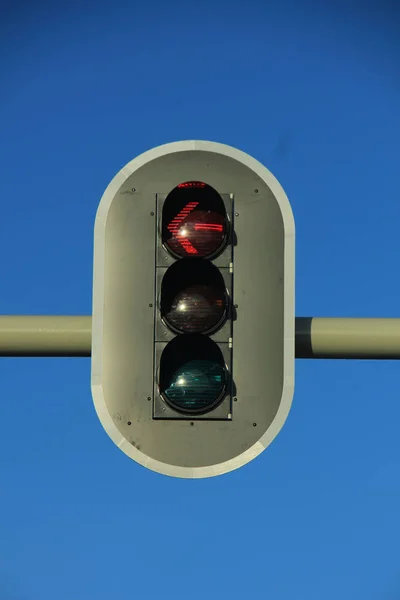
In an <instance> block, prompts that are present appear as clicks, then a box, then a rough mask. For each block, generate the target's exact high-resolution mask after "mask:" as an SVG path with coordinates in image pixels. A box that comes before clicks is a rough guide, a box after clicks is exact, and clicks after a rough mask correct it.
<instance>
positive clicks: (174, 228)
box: [167, 202, 198, 254]
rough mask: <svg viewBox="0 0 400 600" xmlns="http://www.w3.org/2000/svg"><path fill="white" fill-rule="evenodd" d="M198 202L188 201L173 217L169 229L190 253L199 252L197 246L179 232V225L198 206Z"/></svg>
mask: <svg viewBox="0 0 400 600" xmlns="http://www.w3.org/2000/svg"><path fill="white" fill-rule="evenodd" d="M197 205H198V202H188V203H187V204H186V206H184V208H182V210H181V211H180V212H179V213H178V214H177V215H176V217H174V218H173V219H172V221H171V222H170V224H169V225H168V227H167V229H168V231H170V232H171V233H172V235H173V236H174V238H175V239H176V240H178V242H179V243H180V244H181V246H182V247H183V248H184V250H186V252H187V253H188V254H198V252H197V250H196V248H195V247H194V246H193V245H192V244H191V243H190V241H189V240H188V238H187V237H185V236H184V235H182V234H180V233H179V227H180V226H181V224H182V221H184V219H186V217H187V216H188V215H189V214H190V213H191V212H192V210H194V209H195V208H196V206H197Z"/></svg>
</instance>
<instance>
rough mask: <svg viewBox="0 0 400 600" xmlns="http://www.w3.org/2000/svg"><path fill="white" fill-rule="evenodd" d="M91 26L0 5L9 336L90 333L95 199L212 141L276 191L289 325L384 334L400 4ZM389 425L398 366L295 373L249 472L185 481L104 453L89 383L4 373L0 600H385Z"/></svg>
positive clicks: (397, 131) (396, 293)
mask: <svg viewBox="0 0 400 600" xmlns="http://www.w3.org/2000/svg"><path fill="white" fill-rule="evenodd" d="M84 4H85V5H84V6H80V5H79V3H69V4H68V3H65V4H64V5H61V4H60V3H58V2H54V3H49V2H42V3H40V2H32V3H28V2H19V3H11V2H10V3H9V4H4V5H2V9H1V10H2V18H1V25H0V52H1V56H2V61H1V66H0V86H1V97H0V106H1V109H0V130H1V135H0V156H1V167H2V168H1V172H2V176H1V178H0V198H1V216H2V218H1V221H0V228H1V231H0V255H1V256H2V261H1V274H2V293H1V297H0V313H1V314H71V315H72V314H90V312H91V286H92V258H93V248H92V235H93V224H94V217H95V212H96V208H97V205H98V202H99V200H100V197H101V195H102V193H103V191H104V189H105V187H106V186H107V184H108V182H109V181H110V179H111V178H112V177H113V176H114V175H115V173H116V172H117V171H118V170H119V169H120V168H121V167H122V166H123V165H124V164H125V163H126V162H128V161H129V160H130V159H132V158H133V157H134V156H136V155H137V154H140V153H141V152H143V151H145V150H147V149H149V148H151V147H152V146H155V145H158V144H162V143H166V142H170V141H175V140H180V139H206V140H213V141H218V142H223V143H227V144H230V145H233V146H236V147H238V148H240V149H242V150H244V151H246V152H248V153H250V154H252V155H253V156H255V157H256V158H257V159H258V160H260V161H261V162H263V163H264V164H265V165H266V166H267V167H268V168H269V169H270V170H271V171H272V172H273V173H274V175H275V176H276V177H277V178H278V179H279V180H280V182H281V183H282V185H283V187H284V188H285V191H286V193H287V194H288V197H289V199H290V201H291V203H292V206H293V211H294V215H295V220H296V232H297V248H296V256H297V258H296V263H297V264H296V269H297V274H296V315H297V316H367V317H368V316H382V317H385V316H386V317H394V316H399V305H400V283H399V277H398V256H399V235H398V232H399V225H398V223H399V218H400V203H399V186H398V174H399V167H398V161H399V141H398V140H399V136H400V117H399V106H400V78H399V65H400V42H399V38H398V35H397V32H398V30H399V26H400V12H399V6H398V5H397V7H396V2H395V1H393V2H391V3H390V2H370V3H368V2H366V3H365V2H364V3H363V4H362V5H361V4H359V5H357V4H354V5H353V8H352V9H349V8H346V5H345V3H344V2H336V3H330V2H323V3H320V5H319V6H317V7H315V6H314V7H312V6H311V4H304V3H302V2H300V0H299V1H298V2H297V3H288V2H284V1H283V2H280V3H279V8H278V5H277V4H272V3H269V2H261V0H259V1H258V2H257V1H256V0H248V1H247V2H232V3H229V4H228V3H226V4H225V3H224V4H222V3H218V2H217V3H212V2H211V1H210V0H205V2H204V3H202V4H201V5H200V4H199V5H197V3H190V2H175V3H174V2H172V4H171V3H161V2H159V3H154V2H153V3H152V2H149V3H145V4H144V5H140V6H139V5H136V4H135V3H133V2H126V3H124V2H120V1H118V0H116V1H115V2H113V3H109V5H108V6H107V5H105V4H102V3H101V2H100V3H98V4H95V3H90V2H87V3H84ZM216 5H217V6H216ZM399 419H400V404H399V365H398V363H396V362H395V361H393V362H391V361H387V362H386V361H385V362H378V361H371V362H369V361H365V362H363V361H330V360H323V361H315V360H314V361H312V360H309V361H300V360H298V361H297V362H296V387H295V396H294V403H293V408H292V411H291V413H290V415H289V419H288V421H287V422H286V425H285V426H284V428H283V430H282V431H281V433H280V434H279V436H278V437H277V438H276V440H275V441H274V443H273V444H272V445H271V446H270V447H269V448H268V449H267V450H266V451H265V452H264V453H263V454H262V455H261V456H260V457H258V458H257V459H256V460H254V461H253V462H252V463H250V464H249V465H247V466H245V467H243V468H241V469H239V470H238V471H235V472H232V473H230V474H227V475H224V476H222V477H217V478H213V479H208V480H194V481H191V480H177V479H171V478H167V477H164V476H161V475H157V474H155V473H153V472H150V471H148V470H146V469H144V468H143V467H140V466H139V465H136V464H135V463H134V462H133V461H131V460H130V459H129V458H127V457H126V456H125V455H124V454H123V453H122V452H120V451H119V450H118V449H117V447H116V446H114V444H113V443H112V442H111V440H110V439H109V438H108V436H107V435H106V434H105V432H104V431H103V429H102V426H101V425H100V422H99V421H98V419H97V417H96V414H95V411H94V408H93V404H92V398H91V392H90V360H89V359H82V358H76V359H74V358H71V359H11V358H2V359H0V427H1V435H0V508H1V510H0V600H50V599H51V600H53V599H54V598H57V600H71V599H72V598H73V599H74V600H80V599H82V600H88V599H90V598H96V600H109V599H110V598H118V599H119V600H125V599H132V598H148V599H153V598H154V599H158V598H173V599H174V600H178V599H187V598H190V599H193V600H198V599H203V598H207V599H214V598H215V599H217V598H218V600H220V599H223V598H230V599H231V600H236V599H241V600H242V599H243V598H249V599H252V598H256V597H257V598H258V597H260V598H273V599H274V600H294V599H295V600H303V599H304V600H322V599H323V600H337V599H338V598H340V599H341V600H355V599H358V598H359V599H362V600H375V599H379V600H397V599H398V598H400V561H399V556H400V548H399V539H400V515H399V506H400V483H399V474H400V445H399V434H398V429H399V425H398V423H399Z"/></svg>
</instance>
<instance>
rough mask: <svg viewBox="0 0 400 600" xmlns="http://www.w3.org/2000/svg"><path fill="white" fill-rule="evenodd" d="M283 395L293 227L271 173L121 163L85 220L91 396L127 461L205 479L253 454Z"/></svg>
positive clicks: (211, 155) (158, 155) (171, 150)
mask: <svg viewBox="0 0 400 600" xmlns="http://www.w3.org/2000/svg"><path fill="white" fill-rule="evenodd" d="M293 387H294V221H293V216H292V211H291V208H290V204H289V202H288V200H287V197H286V195H285V193H284V191H283V190H282V188H281V186H280V185H279V183H278V182H277V180H276V179H275V178H274V177H273V176H272V174H271V173H270V172H269V171H268V170H267V169H266V168H265V167H263V166H262V165H261V164H260V163H258V162H257V161H256V160H255V159H253V158H251V157H250V156H248V155H247V154H245V153H243V152H241V151H239V150H236V149H234V148H231V147H229V146H225V145H222V144H217V143H213V142H202V141H187V142H175V143H171V144H166V145H164V146H160V147H158V148H154V149H152V150H150V151H148V152H146V153H144V154H142V155H140V156H139V157H137V158H136V159H134V160H133V161H131V162H130V163H128V164H127V165H126V166H125V167H124V168H123V169H122V170H121V171H120V172H119V173H118V174H117V175H116V177H115V178H114V179H113V180H112V182H111V183H110V184H109V186H108V188H107V189H106V191H105V193H104V195H103V197H102V199H101V202H100V205H99V208H98V212H97V216H96V223H95V252H94V287H93V326H92V393H93V398H94V404H95V408H96V411H97V414H98V416H99V418H100V421H101V422H102V424H103V426H104V428H105V429H106V431H107V432H108V434H109V435H110V437H111V438H112V439H113V441H114V442H115V443H116V444H117V445H118V446H119V448H121V449H122V450H123V451H124V452H125V453H126V454H127V455H128V456H130V457H131V458H133V459H134V460H136V461H137V462H139V463H140V464H142V465H144V466H146V467H148V468H150V469H152V470H155V471H158V472H160V473H164V474H168V475H172V476H176V477H192V478H193V477H209V476H213V475H218V474H222V473H225V472H227V471H230V470H232V469H235V468H237V467H239V466H241V465H243V464H245V463H247V462H248V461H250V460H251V459H252V458H254V457H255V456H256V455H258V454H259V453H260V452H261V451H262V450H264V448H265V447H266V446H267V445H268V444H269V443H270V442H271V441H272V439H273V438H274V437H275V436H276V434H277V433H278V432H279V430H280V429H281V427H282V425H283V423H284V421H285V419H286V416H287V414H288V412H289V409H290V405H291V401H292V396H293Z"/></svg>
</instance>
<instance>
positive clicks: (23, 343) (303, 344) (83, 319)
mask: <svg viewBox="0 0 400 600" xmlns="http://www.w3.org/2000/svg"><path fill="white" fill-rule="evenodd" d="M91 329H92V318H91V316H40V315H34V316H29V315H28V316H7V315H4V316H0V356H26V357H29V356H42V357H50V356H54V357H55V356H63V357H66V356H80V357H83V356H86V357H89V356H90V353H91ZM296 358H347V359H354V358H359V359H400V319H357V318H354V319H353V318H345V319H344V318H320V317H296Z"/></svg>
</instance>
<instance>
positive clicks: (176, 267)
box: [161, 259, 228, 333]
mask: <svg viewBox="0 0 400 600" xmlns="http://www.w3.org/2000/svg"><path fill="white" fill-rule="evenodd" d="M227 308H228V297H227V293H226V287H225V282H224V280H223V277H222V275H221V273H220V271H219V270H218V269H217V267H215V266H214V265H213V264H212V263H210V262H208V261H204V260H201V259H199V260H186V259H183V260H180V261H178V262H176V263H175V264H173V265H172V266H171V267H170V268H169V269H168V270H167V272H166V274H165V275H164V278H163V281H162V286H161V317H162V318H163V320H164V321H165V323H166V324H167V325H168V326H169V327H170V328H171V329H172V330H174V331H176V332H177V333H211V332H212V331H215V330H216V329H218V328H219V327H220V325H221V324H222V323H223V322H224V320H225V317H226V313H227Z"/></svg>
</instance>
